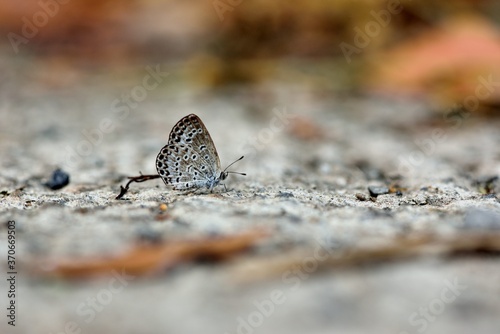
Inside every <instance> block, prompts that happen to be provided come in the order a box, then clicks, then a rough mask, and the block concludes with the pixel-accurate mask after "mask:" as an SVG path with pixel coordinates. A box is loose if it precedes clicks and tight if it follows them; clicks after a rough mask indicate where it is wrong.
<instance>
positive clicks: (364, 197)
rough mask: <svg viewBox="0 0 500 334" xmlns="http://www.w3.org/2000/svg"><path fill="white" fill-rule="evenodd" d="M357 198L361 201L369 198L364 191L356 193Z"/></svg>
mask: <svg viewBox="0 0 500 334" xmlns="http://www.w3.org/2000/svg"><path fill="white" fill-rule="evenodd" d="M356 198H357V199H358V200H360V201H366V200H367V198H366V195H365V194H363V193H356Z"/></svg>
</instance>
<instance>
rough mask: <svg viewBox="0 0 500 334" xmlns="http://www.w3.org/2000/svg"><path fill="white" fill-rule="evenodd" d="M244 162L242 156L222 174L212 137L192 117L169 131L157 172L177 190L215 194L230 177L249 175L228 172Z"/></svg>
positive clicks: (203, 126)
mask: <svg viewBox="0 0 500 334" xmlns="http://www.w3.org/2000/svg"><path fill="white" fill-rule="evenodd" d="M241 159H243V156H242V157H241V158H239V159H238V160H236V161H234V162H233V163H231V164H230V165H229V166H227V167H226V168H225V169H224V170H222V169H221V166H220V160H219V155H218V154H217V149H216V148H215V145H214V142H213V140H212V137H210V133H209V132H208V130H207V128H206V127H205V125H204V124H203V122H202V121H201V119H200V118H199V117H198V116H196V115H195V114H190V115H187V116H185V117H183V118H182V119H181V120H180V121H178V122H177V124H175V125H174V127H173V128H172V131H170V136H169V138H168V143H167V145H165V146H164V147H163V148H162V149H161V150H160V153H158V156H157V157H156V170H157V172H158V175H160V177H161V179H162V180H163V182H165V184H166V185H167V186H168V185H171V186H173V188H174V189H175V190H192V189H199V188H207V189H209V190H210V191H212V189H213V188H214V187H216V186H217V185H218V184H219V183H220V182H221V181H224V180H225V179H226V178H227V176H228V175H229V173H234V174H239V175H246V174H245V173H238V172H231V171H227V169H228V168H229V167H231V166H232V165H233V164H234V163H236V162H238V161H240V160H241ZM224 187H225V185H224Z"/></svg>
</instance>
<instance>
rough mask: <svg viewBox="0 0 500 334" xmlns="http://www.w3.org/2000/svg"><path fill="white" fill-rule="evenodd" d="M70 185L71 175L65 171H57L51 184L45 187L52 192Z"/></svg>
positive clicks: (46, 184)
mask: <svg viewBox="0 0 500 334" xmlns="http://www.w3.org/2000/svg"><path fill="white" fill-rule="evenodd" d="M68 184H69V174H68V173H66V172H65V171H63V170H62V169H59V168H58V169H56V170H55V171H54V172H53V173H52V178H51V179H50V181H49V182H47V183H45V184H44V185H45V186H47V187H48V188H50V189H52V190H58V189H61V188H64V187H66V186H67V185H68Z"/></svg>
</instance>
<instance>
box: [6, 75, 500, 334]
mask: <svg viewBox="0 0 500 334" xmlns="http://www.w3.org/2000/svg"><path fill="white" fill-rule="evenodd" d="M4 72H5V73H6V77H7V78H9V75H10V79H11V80H14V81H9V80H4V81H3V82H2V83H1V85H2V90H1V93H0V94H1V96H0V101H1V102H0V120H1V121H0V156H1V160H0V222H2V227H1V229H2V231H4V232H5V231H6V225H5V224H4V223H6V222H7V221H8V220H15V221H16V228H17V257H18V261H19V263H20V265H21V264H22V263H23V262H28V261H29V259H30V258H33V257H35V256H43V257H44V258H47V259H54V260H57V259H60V258H73V257H86V256H103V257H104V256H112V255H114V254H118V253H120V252H122V251H124V250H126V249H128V248H130V246H131V244H133V243H134V242H135V241H137V240H143V239H148V240H156V241H155V242H157V240H167V241H168V240H176V239H180V238H196V237H203V236H208V235H217V234H232V233H239V232H242V231H245V230H250V229H255V228H257V227H259V228H265V229H267V230H269V231H270V232H271V234H272V237H270V238H269V239H266V240H263V241H262V242H261V243H259V245H258V246H256V248H255V249H254V250H253V251H252V252H250V253H247V254H245V255H242V256H241V257H238V258H235V259H234V260H232V261H230V262H227V263H221V264H213V265H212V264H186V265H182V266H180V267H179V268H177V269H176V270H173V271H171V272H168V273H165V274H164V275H159V276H156V277H154V278H149V279H142V278H134V279H131V280H130V281H128V282H127V283H126V285H124V287H123V289H121V290H120V291H119V292H116V293H113V294H112V298H111V299H110V300H109V301H108V300H105V302H104V303H103V304H99V305H97V306H98V310H95V311H92V308H91V307H90V306H89V305H88V304H87V303H89V300H91V299H92V298H101V299H102V298H105V297H106V296H104V295H102V294H103V292H102V291H107V290H106V289H109V283H110V279H111V278H110V277H105V278H103V279H101V280H90V281H83V282H67V281H64V280H52V279H40V278H39V277H36V276H31V275H30V274H29V273H27V272H23V271H22V270H21V271H20V274H19V276H18V297H17V298H18V306H19V309H18V324H17V326H16V328H15V329H13V328H11V327H8V326H7V325H6V321H5V319H4V320H2V322H1V323H0V331H1V332H2V333H60V332H63V331H64V330H65V326H66V325H67V324H69V323H70V322H72V321H73V322H75V323H76V324H77V325H76V326H78V327H79V328H81V329H82V333H139V332H140V333H201V332H203V333H305V332H309V333H353V334H354V333H368V332H369V333H374V334H376V333H421V332H425V333H456V334H461V333H463V334H469V333H472V332H474V333H498V328H500V319H499V317H498V315H499V314H500V298H499V297H498V296H500V284H499V282H500V257H499V256H498V254H494V253H493V254H483V255H474V254H470V255H464V256H458V257H453V258H442V257H432V256H430V257H424V258H416V259H415V258H412V259H408V260H402V261H395V262H389V263H375V264H373V265H367V266H353V267H348V268H344V269H342V268H335V267H332V268H328V267H326V268H325V267H324V266H322V267H321V270H315V268H314V263H313V264H311V266H312V267H305V268H306V269H307V268H310V271H307V270H305V271H302V272H301V275H300V276H298V275H296V274H294V273H290V272H284V273H283V274H282V275H278V276H275V277H270V278H267V279H265V280H255V281H252V279H251V275H250V273H249V275H248V276H249V277H248V278H249V282H246V283H242V282H240V281H239V280H238V279H235V276H234V275H233V273H234V270H233V269H234V268H235V267H238V265H239V263H240V262H241V261H249V262H251V261H252V259H254V258H262V257H271V258H272V257H274V256H287V254H289V253H290V256H292V254H295V253H296V251H298V250H300V251H301V252H303V253H301V254H304V255H303V256H304V259H307V257H308V256H309V257H310V256H311V254H313V252H314V250H315V249H316V248H317V247H318V240H327V244H326V245H323V246H324V247H327V248H330V249H334V250H335V249H338V248H351V249H355V248H357V247H361V246H362V245H365V244H367V243H378V244H384V243H387V242H388V241H389V240H393V239H394V238H398V237H401V236H411V235H418V234H432V235H450V234H457V233H462V232H463V231H464V230H467V231H470V230H471V229H472V230H477V231H484V230H495V229H496V230H498V226H499V225H498V224H499V221H498V217H499V215H500V203H499V199H498V195H496V194H494V193H493V194H489V195H488V194H483V193H481V189H479V188H478V186H477V183H476V182H475V180H477V179H479V178H481V177H483V178H484V177H491V176H492V175H493V176H494V175H499V174H500V162H499V160H500V145H498V143H499V142H500V131H498V129H499V128H500V122H499V121H498V120H495V119H488V120H482V119H479V118H475V117H474V115H472V116H471V117H470V118H468V119H467V120H464V122H463V123H462V124H460V125H459V126H453V124H448V123H446V122H444V121H443V122H438V123H437V124H438V125H437V126H430V125H428V122H426V120H427V119H429V118H436V117H438V118H439V119H441V118H440V116H436V115H435V114H432V113H431V112H429V111H427V108H426V107H425V106H423V105H418V104H415V103H413V102H409V101H401V102H394V101H384V100H378V99H374V98H352V99H350V98H345V97H344V98H342V99H340V98H337V97H335V96H334V95H331V96H328V95H325V94H322V93H317V92H315V91H313V90H312V91H311V90H308V89H306V88H303V87H300V86H286V85H281V86H279V88H278V87H275V86H273V85H269V86H266V87H265V88H263V89H258V88H257V89H254V90H251V91H249V89H241V90H238V89H236V90H234V91H230V92H220V93H210V94H209V93H207V92H202V91H197V90H191V89H187V88H186V89H184V88H183V87H180V88H179V87H178V86H179V84H178V83H177V82H176V81H175V75H172V77H171V78H169V79H168V80H166V81H165V83H164V84H162V85H160V87H159V88H157V89H156V90H154V91H152V92H149V93H148V95H147V97H146V98H145V99H144V100H143V101H140V102H137V103H136V105H135V104H134V106H135V107H134V108H131V109H129V111H124V110H125V109H123V110H122V111H117V110H116V109H114V107H113V105H114V101H116V99H120V98H121V96H122V94H131V92H133V90H132V89H133V87H135V86H136V85H140V84H141V82H142V81H141V80H142V76H143V75H144V73H142V72H140V71H139V73H138V74H136V75H130V78H129V79H127V80H122V81H123V83H122V84H121V85H120V86H117V85H116V84H115V81H113V80H111V79H109V82H108V81H105V82H99V83H95V82H93V81H91V80H89V79H86V80H83V82H82V83H80V84H79V85H78V86H75V87H71V86H70V87H65V86H64V85H63V87H55V88H53V89H51V88H50V81H49V83H47V82H45V81H43V80H42V79H44V78H42V79H40V78H33V77H30V76H29V74H26V76H25V77H22V76H20V75H15V74H14V73H11V72H9V71H8V70H5V71H4ZM20 77H21V78H24V79H23V80H25V81H23V82H15V80H20V79H19V78H20ZM16 78H17V79H16ZM45 79H47V78H45ZM113 84H114V85H113ZM48 85H49V86H48ZM48 87H49V88H48ZM189 113H196V114H197V115H199V116H200V117H201V118H202V120H203V121H204V123H205V125H206V126H207V128H208V130H209V131H210V132H211V134H212V138H213V140H214V142H215V144H216V146H217V148H218V151H219V155H220V157H221V162H222V165H227V164H228V163H229V162H231V161H233V160H234V159H236V158H238V157H239V156H241V155H246V157H245V159H244V160H243V161H241V162H240V163H238V164H237V165H235V166H233V170H237V171H241V172H246V173H247V174H248V176H246V177H241V176H237V175H231V176H230V177H229V179H228V181H227V182H226V185H227V187H228V191H227V192H225V191H224V188H223V187H218V188H217V189H216V191H214V193H212V194H210V193H204V192H197V193H194V194H193V193H191V194H183V193H179V192H175V191H172V190H169V189H168V188H167V187H166V186H165V185H164V184H163V182H162V181H161V180H155V181H151V182H146V183H142V184H132V186H131V189H130V191H129V193H127V194H126V195H125V197H124V200H115V199H114V197H115V196H116V195H117V194H118V192H119V187H120V185H121V184H122V185H123V184H124V183H125V182H126V178H125V177H126V176H132V175H138V173H139V171H141V172H142V173H144V174H152V173H154V172H155V157H156V154H157V153H158V151H159V149H160V148H161V147H162V146H163V145H164V144H165V143H166V141H167V138H168V134H169V131H170V129H171V128H172V126H173V125H174V124H175V122H176V121H177V120H179V119H180V118H181V117H183V116H185V115H187V114H189ZM286 115H291V116H295V117H296V116H299V115H300V116H301V117H304V118H306V119H308V120H310V121H312V122H313V123H314V124H316V125H317V126H319V127H321V128H322V129H323V130H324V131H323V133H324V134H323V135H321V136H318V138H311V139H310V140H303V139H300V138H297V137H296V136H294V132H293V131H289V130H288V129H290V128H291V127H290V124H292V123H293V122H294V117H290V118H287V117H286ZM299 125H300V124H299ZM436 131H438V132H439V133H440V134H441V135H440V136H439V137H436V136H435V133H436ZM75 152H80V155H77V154H76V153H75ZM58 167H60V168H63V169H64V170H65V171H67V172H68V173H69V174H70V177H71V183H70V184H69V185H68V186H66V187H64V188H63V189H60V190H56V191H52V190H50V189H47V188H46V187H44V185H43V184H44V183H45V182H47V180H48V178H49V177H50V175H51V172H52V171H53V170H54V169H56V168H58ZM396 183H397V184H398V186H399V187H400V189H403V190H402V191H401V192H402V195H401V196H397V195H396V194H395V193H390V194H385V195H380V196H378V197H377V198H376V199H370V198H369V194H368V191H367V187H368V186H386V187H390V186H391V185H393V184H396ZM359 194H364V195H366V200H360V197H362V196H360V195H359ZM162 203H165V204H166V205H167V210H166V213H167V214H168V217H167V218H166V219H163V220H158V219H155V217H156V216H157V215H158V211H159V207H160V205H161V204H162ZM0 245H1V247H0V249H2V250H3V252H4V254H6V245H7V237H6V233H2V234H1V238H0ZM308 270H309V269H308ZM450 286H452V287H451V288H450ZM453 286H454V287H453ZM0 289H1V290H2V291H5V290H6V289H7V283H6V281H5V279H2V280H0ZM103 289H105V290H103ZM443 294H444V295H443ZM2 296H4V297H3V300H4V301H5V300H6V297H5V294H4V293H3V292H2ZM103 296H104V297H103ZM278 296H279V297H278ZM443 296H444V297H443ZM271 298H274V299H275V300H277V302H275V303H273V304H271V303H270V302H267V301H268V300H270V299H271ZM443 298H444V299H445V300H444V299H443ZM2 303H4V302H2ZM2 305H4V306H5V304H2ZM82 305H83V306H82ZM2 309H4V310H5V308H4V307H2ZM429 310H430V311H429ZM421 312H429V315H428V316H427V317H426V316H424V315H422V313H421ZM3 318H5V316H3Z"/></svg>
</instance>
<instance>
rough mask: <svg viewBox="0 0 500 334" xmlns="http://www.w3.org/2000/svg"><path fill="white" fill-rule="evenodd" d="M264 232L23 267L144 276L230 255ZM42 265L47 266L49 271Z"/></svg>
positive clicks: (68, 274)
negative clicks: (189, 263)
mask: <svg viewBox="0 0 500 334" xmlns="http://www.w3.org/2000/svg"><path fill="white" fill-rule="evenodd" d="M266 235H267V234H266V233H264V232H262V231H251V232H247V233H242V234H238V235H230V236H223V237H215V238H205V239H200V240H183V241H171V242H166V243H163V244H159V245H137V246H135V247H134V248H132V249H131V250H129V251H128V252H126V253H124V254H122V255H119V256H116V257H113V258H93V259H87V260H72V261H69V260H65V261H60V262H58V263H50V264H48V263H47V262H46V261H40V260H36V261H33V262H31V263H28V264H27V265H26V267H28V268H30V269H31V270H32V271H34V272H35V273H37V274H39V275H43V276H55V277H63V278H74V279H79V278H86V277H92V276H103V275H110V274H111V273H112V272H113V271H118V272H124V273H126V274H128V275H134V276H144V275H151V274H155V273H159V272H163V271H165V270H166V269H169V268H172V267H173V266H175V265H177V264H179V263H183V262H187V261H192V260H196V259H200V258H203V259H211V260H223V259H226V258H229V257H232V256H234V255H236V254H237V253H240V252H242V251H244V250H247V249H249V248H250V247H251V246H253V245H254V244H255V243H256V242H257V241H259V240H261V239H262V238H264V237H265V236H266ZM43 268H50V270H46V269H45V270H44V269H43Z"/></svg>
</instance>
